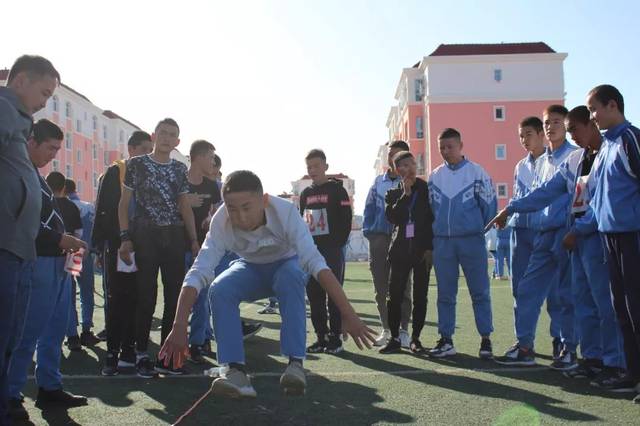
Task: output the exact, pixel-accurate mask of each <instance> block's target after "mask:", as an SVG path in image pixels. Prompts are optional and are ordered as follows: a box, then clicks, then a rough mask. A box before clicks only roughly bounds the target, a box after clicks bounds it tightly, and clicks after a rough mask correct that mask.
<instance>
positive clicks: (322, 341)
mask: <svg viewBox="0 0 640 426" xmlns="http://www.w3.org/2000/svg"><path fill="white" fill-rule="evenodd" d="M327 343H328V342H327V338H326V337H324V336H318V340H317V341H316V342H315V343H314V344H313V345H311V346H309V347H308V348H307V353H310V354H319V353H323V352H324V351H325V349H327Z"/></svg>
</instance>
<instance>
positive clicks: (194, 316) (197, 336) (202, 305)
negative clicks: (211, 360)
mask: <svg viewBox="0 0 640 426" xmlns="http://www.w3.org/2000/svg"><path fill="white" fill-rule="evenodd" d="M194 260H195V259H194V257H193V254H191V252H187V253H186V254H185V256H184V261H185V267H186V268H185V270H186V271H189V268H191V265H193V262H194ZM208 293H209V286H207V287H206V288H204V289H202V291H201V292H200V293H199V294H198V298H197V299H196V303H195V304H194V305H193V308H192V309H191V320H190V321H189V345H194V346H202V345H204V341H205V340H212V339H213V326H212V325H211V308H210V306H209V297H208Z"/></svg>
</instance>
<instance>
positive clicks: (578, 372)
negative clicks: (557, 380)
mask: <svg viewBox="0 0 640 426" xmlns="http://www.w3.org/2000/svg"><path fill="white" fill-rule="evenodd" d="M603 367H604V366H603V365H602V360H601V359H593V358H587V359H581V360H579V361H578V366H577V367H576V368H573V369H571V370H567V371H563V372H562V375H563V376H564V377H566V378H567V379H595V378H596V376H597V375H598V373H600V372H601V371H602V368H603Z"/></svg>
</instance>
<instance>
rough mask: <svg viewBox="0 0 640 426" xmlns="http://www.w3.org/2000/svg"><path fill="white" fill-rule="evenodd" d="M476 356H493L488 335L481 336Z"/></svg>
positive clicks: (483, 357) (484, 357)
mask: <svg viewBox="0 0 640 426" xmlns="http://www.w3.org/2000/svg"><path fill="white" fill-rule="evenodd" d="M478 356H479V357H480V359H491V358H493V347H492V345H491V339H489V338H488V337H483V338H482V340H481V341H480V351H478Z"/></svg>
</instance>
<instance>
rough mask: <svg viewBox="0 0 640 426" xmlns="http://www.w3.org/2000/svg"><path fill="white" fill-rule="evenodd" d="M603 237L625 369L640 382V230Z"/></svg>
mask: <svg viewBox="0 0 640 426" xmlns="http://www.w3.org/2000/svg"><path fill="white" fill-rule="evenodd" d="M605 239H606V243H607V257H608V261H609V262H608V263H609V274H610V275H611V295H612V296H613V308H614V309H615V311H616V316H617V317H618V322H619V323H620V329H621V330H622V339H623V340H624V355H625V359H626V361H627V370H628V371H629V373H630V374H631V376H632V377H633V378H634V379H635V380H636V381H638V382H640V232H623V233H618V234H605Z"/></svg>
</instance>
